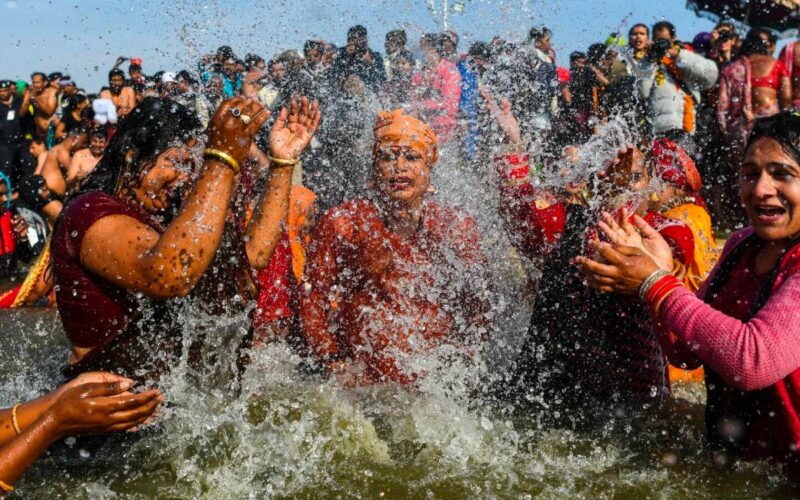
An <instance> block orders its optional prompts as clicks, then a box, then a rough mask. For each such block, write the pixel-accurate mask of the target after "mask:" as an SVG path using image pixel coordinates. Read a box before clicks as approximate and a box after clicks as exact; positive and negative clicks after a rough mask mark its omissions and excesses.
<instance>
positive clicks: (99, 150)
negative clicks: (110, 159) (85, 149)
mask: <svg viewBox="0 0 800 500" xmlns="http://www.w3.org/2000/svg"><path fill="white" fill-rule="evenodd" d="M105 149H106V138H105V136H102V135H93V136H92V138H91V140H90V141H89V151H90V152H91V153H92V156H94V157H95V158H99V157H101V156H103V151H105Z"/></svg>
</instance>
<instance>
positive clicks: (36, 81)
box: [31, 75, 45, 92]
mask: <svg viewBox="0 0 800 500" xmlns="http://www.w3.org/2000/svg"><path fill="white" fill-rule="evenodd" d="M44 86H45V79H44V77H43V76H42V75H34V76H33V78H31V87H33V90H34V91H36V92H41V91H42V90H44Z"/></svg>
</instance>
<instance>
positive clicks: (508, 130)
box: [480, 87, 522, 143]
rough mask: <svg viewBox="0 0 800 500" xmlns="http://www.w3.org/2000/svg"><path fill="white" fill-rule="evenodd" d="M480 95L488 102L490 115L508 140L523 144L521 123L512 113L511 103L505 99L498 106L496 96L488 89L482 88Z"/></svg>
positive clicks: (487, 106)
mask: <svg viewBox="0 0 800 500" xmlns="http://www.w3.org/2000/svg"><path fill="white" fill-rule="evenodd" d="M480 94H481V97H483V100H484V101H485V102H486V108H487V109H488V110H489V114H490V115H491V116H492V118H494V120H495V122H497V125H498V126H499V127H500V130H502V131H503V134H504V135H505V138H506V140H507V141H508V142H511V143H520V142H522V134H521V133H520V128H519V121H518V120H517V118H516V117H515V116H514V114H513V113H512V112H511V101H509V100H508V98H506V97H504V98H503V99H502V100H501V101H500V105H499V106H498V104H497V101H496V100H495V98H494V95H492V93H491V92H490V91H489V89H488V88H487V87H481V89H480Z"/></svg>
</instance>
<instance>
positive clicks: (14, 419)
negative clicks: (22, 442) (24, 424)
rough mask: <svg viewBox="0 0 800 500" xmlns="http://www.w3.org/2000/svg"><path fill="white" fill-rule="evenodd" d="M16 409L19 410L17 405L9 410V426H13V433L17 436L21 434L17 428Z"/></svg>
mask: <svg viewBox="0 0 800 500" xmlns="http://www.w3.org/2000/svg"><path fill="white" fill-rule="evenodd" d="M17 408H19V403H17V404H15V405H14V407H13V408H11V425H13V426H14V431H15V432H16V433H17V436H19V435H20V434H22V431H21V430H20V428H19V422H18V421H17Z"/></svg>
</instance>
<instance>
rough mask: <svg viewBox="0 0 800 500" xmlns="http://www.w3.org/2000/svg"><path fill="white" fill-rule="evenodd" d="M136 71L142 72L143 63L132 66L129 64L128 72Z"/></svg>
mask: <svg viewBox="0 0 800 500" xmlns="http://www.w3.org/2000/svg"><path fill="white" fill-rule="evenodd" d="M134 71H137V72H139V73H141V72H142V65H141V64H131V65H130V66H128V73H133V72H134Z"/></svg>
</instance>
